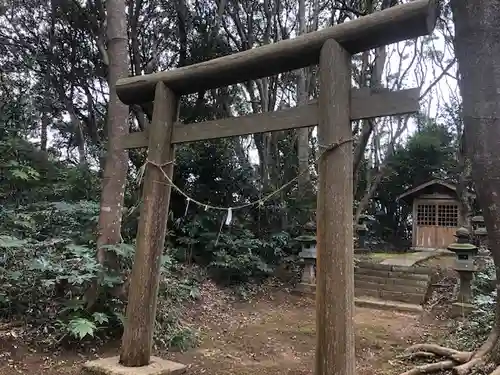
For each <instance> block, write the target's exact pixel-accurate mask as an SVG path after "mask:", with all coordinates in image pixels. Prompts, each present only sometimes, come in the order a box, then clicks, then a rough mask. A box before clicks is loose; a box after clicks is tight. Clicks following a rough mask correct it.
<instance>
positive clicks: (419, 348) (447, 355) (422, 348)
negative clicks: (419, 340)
mask: <svg viewBox="0 0 500 375" xmlns="http://www.w3.org/2000/svg"><path fill="white" fill-rule="evenodd" d="M495 331H496V330H495V329H494V330H493V331H492V332H491V333H490V335H489V337H488V339H487V340H486V341H485V342H484V343H483V345H481V346H480V347H479V348H478V349H477V350H476V351H475V352H463V351H459V350H455V349H451V348H446V347H444V346H440V345H435V344H417V345H413V346H411V347H409V348H408V349H406V350H405V352H404V355H403V356H404V357H405V358H410V359H413V358H431V357H440V358H443V360H441V361H440V362H436V363H429V364H424V365H419V366H415V367H414V368H412V369H411V370H409V371H406V372H404V373H402V374H401V375H422V374H430V373H435V372H439V371H443V370H453V373H454V374H456V375H467V374H469V373H470V372H471V371H472V370H474V369H477V368H478V367H482V366H484V365H485V364H486V359H487V357H488V356H489V354H490V353H491V352H492V350H493V349H494V348H495V345H496V344H497V342H498V339H499V336H498V334H496V333H495ZM490 375H500V366H499V367H497V368H496V369H495V370H494V371H493V372H492V373H491V374H490Z"/></svg>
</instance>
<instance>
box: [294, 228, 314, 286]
mask: <svg viewBox="0 0 500 375" xmlns="http://www.w3.org/2000/svg"><path fill="white" fill-rule="evenodd" d="M296 240H297V241H298V242H300V244H301V247H302V250H301V252H300V253H299V256H300V257H301V258H302V260H303V262H304V268H303V270H302V277H301V280H300V283H299V284H298V285H297V290H298V291H299V292H302V293H304V292H307V293H314V291H315V289H316V270H315V266H316V224H315V223H314V222H309V223H307V224H305V225H304V234H303V235H301V236H299V237H297V238H296Z"/></svg>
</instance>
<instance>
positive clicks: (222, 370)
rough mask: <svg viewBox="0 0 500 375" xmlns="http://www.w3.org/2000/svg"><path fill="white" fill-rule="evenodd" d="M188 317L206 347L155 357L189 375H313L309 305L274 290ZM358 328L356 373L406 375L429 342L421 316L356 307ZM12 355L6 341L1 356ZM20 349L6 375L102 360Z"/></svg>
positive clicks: (52, 373) (196, 309)
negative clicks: (405, 358)
mask: <svg viewBox="0 0 500 375" xmlns="http://www.w3.org/2000/svg"><path fill="white" fill-rule="evenodd" d="M190 313H191V314H190V317H189V316H188V318H187V321H188V323H191V324H193V326H195V327H198V328H199V329H200V337H201V344H200V346H199V347H198V348H195V349H192V350H189V351H187V352H185V353H157V354H158V355H160V356H162V357H164V358H168V359H171V360H174V361H178V362H181V363H184V364H187V365H189V367H190V368H189V370H188V372H187V374H190V375H191V374H192V375H201V374H203V375H225V374H227V375H229V374H231V375H250V374H251V375H271V374H273V375H279V374H282V375H306V374H313V367H314V346H315V323H314V320H315V309H314V301H313V300H311V299H304V298H299V297H293V296H290V295H288V294H286V293H283V292H275V293H272V294H270V295H268V296H266V297H262V298H259V299H257V300H255V301H253V302H248V303H232V302H229V301H226V302H225V303H224V304H221V303H220V302H219V303H217V304H215V305H211V306H210V305H209V306H206V305H203V304H201V305H200V304H197V305H196V306H192V309H191V310H190ZM355 324H356V358H357V363H356V367H357V375H376V374H384V375H387V374H398V373H400V370H401V366H400V365H399V364H398V363H397V362H395V361H394V358H395V357H396V356H397V354H398V353H400V352H401V351H402V350H403V349H404V348H406V347H407V346H408V345H409V344H411V343H413V342H418V341H420V340H422V339H423V336H427V335H428V330H429V329H430V328H431V327H430V326H428V325H425V324H423V323H422V322H421V319H420V318H419V317H418V316H414V315H410V314H403V313H396V312H391V311H379V310H371V309H366V308H356V314H355ZM200 327H201V328H200ZM7 349H8V348H5V345H4V347H3V348H2V345H1V343H0V355H1V353H2V351H5V350H7ZM17 350H18V352H17V354H16V355H13V356H10V357H9V361H4V360H3V359H1V358H2V357H1V356H0V375H7V374H9V375H11V374H16V373H17V374H30V375H32V374H33V375H35V374H44V375H56V374H78V373H79V369H80V365H81V363H82V362H83V361H85V360H86V359H92V358H95V357H96V355H91V356H89V355H86V356H84V355H82V354H77V353H75V352H73V353H68V352H63V353H58V354H56V355H40V354H38V353H33V352H32V351H30V350H28V349H23V350H20V349H19V347H18V348H17ZM116 353H117V349H116V348H111V349H109V348H108V349H107V350H102V351H101V353H100V355H101V356H109V355H116ZM4 359H5V357H4ZM7 362H8V363H7Z"/></svg>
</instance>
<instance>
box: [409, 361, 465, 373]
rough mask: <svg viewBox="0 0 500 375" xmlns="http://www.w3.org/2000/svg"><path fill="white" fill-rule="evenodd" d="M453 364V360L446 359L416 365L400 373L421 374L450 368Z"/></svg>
mask: <svg viewBox="0 0 500 375" xmlns="http://www.w3.org/2000/svg"><path fill="white" fill-rule="evenodd" d="M453 366H455V361H451V360H446V361H441V362H436V363H429V364H426V365H421V366H416V367H414V368H412V369H411V370H409V371H406V372H403V373H402V374H401V375H423V374H431V373H433V372H438V371H442V370H450V369H452V368H453Z"/></svg>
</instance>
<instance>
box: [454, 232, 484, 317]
mask: <svg viewBox="0 0 500 375" xmlns="http://www.w3.org/2000/svg"><path fill="white" fill-rule="evenodd" d="M455 237H456V238H457V241H456V242H455V243H452V244H450V245H449V246H448V250H450V251H453V252H454V253H455V254H456V255H457V259H456V261H455V271H457V272H458V276H459V278H460V288H459V292H458V298H457V301H456V302H455V303H453V308H452V313H453V314H454V315H464V314H466V313H469V312H470V311H471V310H472V308H473V306H472V305H471V304H470V300H471V297H472V291H471V283H472V278H473V276H474V272H475V271H476V266H475V264H474V257H475V256H476V255H477V252H478V248H477V246H476V245H473V244H471V243H470V234H469V231H468V230H467V229H466V228H458V229H457V232H456V234H455Z"/></svg>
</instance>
